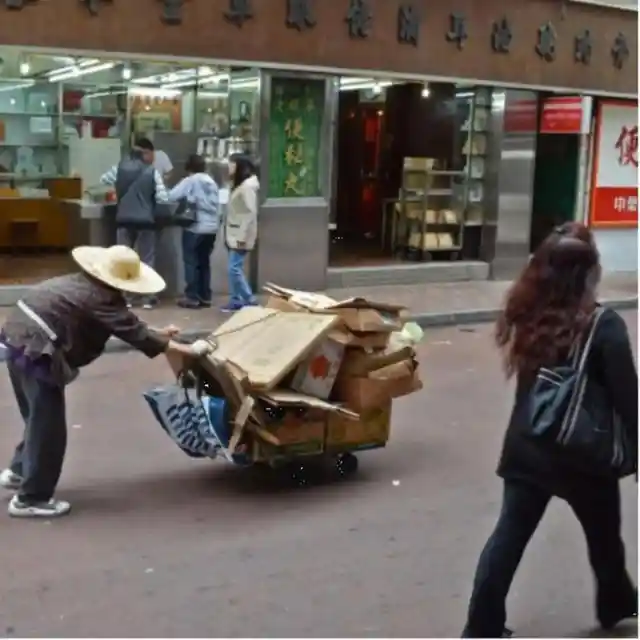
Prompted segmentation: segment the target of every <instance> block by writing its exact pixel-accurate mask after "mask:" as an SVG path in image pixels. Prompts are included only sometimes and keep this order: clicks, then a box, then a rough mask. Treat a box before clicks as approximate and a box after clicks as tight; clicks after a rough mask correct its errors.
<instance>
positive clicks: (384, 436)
mask: <svg viewBox="0 0 640 640" xmlns="http://www.w3.org/2000/svg"><path fill="white" fill-rule="evenodd" d="M390 425H391V402H386V403H385V404H384V405H383V406H380V407H376V408H374V409H370V410H369V411H367V412H366V413H363V414H362V415H361V416H360V419H359V420H348V419H345V418H344V417H342V416H341V415H339V414H330V415H329V417H328V420H327V443H326V449H327V451H340V450H362V449H373V448H376V447H382V446H384V445H385V444H386V442H387V440H388V439H389V429H390Z"/></svg>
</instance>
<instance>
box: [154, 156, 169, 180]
mask: <svg viewBox="0 0 640 640" xmlns="http://www.w3.org/2000/svg"><path fill="white" fill-rule="evenodd" d="M153 167H154V168H155V170H156V171H157V172H158V173H159V174H160V176H161V178H162V179H163V180H164V181H165V182H167V181H168V180H169V179H170V178H171V172H172V171H173V163H172V162H171V160H170V158H169V156H168V155H167V154H166V153H165V152H164V151H162V149H156V150H155V151H154V153H153Z"/></svg>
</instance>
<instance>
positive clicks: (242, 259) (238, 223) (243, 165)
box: [222, 154, 260, 312]
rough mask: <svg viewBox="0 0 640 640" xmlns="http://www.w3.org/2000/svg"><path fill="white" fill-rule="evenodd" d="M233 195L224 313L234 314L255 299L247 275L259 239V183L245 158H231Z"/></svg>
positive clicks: (227, 223)
mask: <svg viewBox="0 0 640 640" xmlns="http://www.w3.org/2000/svg"><path fill="white" fill-rule="evenodd" d="M229 176H230V178H231V193H230V195H229V202H228V204H227V215H226V216H225V225H224V231H225V234H224V235H225V242H226V244H227V249H228V250H229V259H228V271H229V303H228V304H227V305H225V306H224V307H223V308H222V311H225V312H233V311H238V310H239V309H242V307H246V306H248V305H255V304H256V299H255V296H254V295H253V291H252V290H251V287H250V286H249V283H248V282H247V278H246V276H245V263H246V257H247V255H248V254H249V253H250V252H251V251H252V250H253V248H254V247H255V244H256V240H257V238H258V191H259V189H260V182H259V180H258V176H257V170H256V166H255V164H254V163H253V161H252V160H251V159H250V158H249V157H248V156H246V155H243V154H234V155H232V156H231V157H230V159H229Z"/></svg>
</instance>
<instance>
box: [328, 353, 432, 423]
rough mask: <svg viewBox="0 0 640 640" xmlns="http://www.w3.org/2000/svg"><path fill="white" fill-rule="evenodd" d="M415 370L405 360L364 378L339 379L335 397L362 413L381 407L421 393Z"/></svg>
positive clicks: (420, 385) (343, 377) (412, 365)
mask: <svg viewBox="0 0 640 640" xmlns="http://www.w3.org/2000/svg"><path fill="white" fill-rule="evenodd" d="M416 366H417V365H416V363H415V362H412V361H410V360H404V361H402V362H398V363H396V364H393V365H391V366H388V367H385V368H383V369H379V370H377V371H372V372H371V373H369V374H368V375H367V376H363V377H357V376H338V379H337V381H336V384H335V387H334V392H333V394H334V397H335V398H336V399H337V400H339V401H340V402H344V404H345V405H346V406H347V407H349V408H350V409H353V410H355V411H358V412H360V413H362V412H363V411H367V410H369V409H373V408H374V407H379V406H381V405H384V404H385V403H386V402H388V401H389V400H391V399H392V398H400V397H402V396H406V395H409V394H411V393H415V392H416V391H419V390H420V389H422V382H421V381H420V378H419V376H418V373H417V369H416Z"/></svg>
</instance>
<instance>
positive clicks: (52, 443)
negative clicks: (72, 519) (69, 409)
mask: <svg viewBox="0 0 640 640" xmlns="http://www.w3.org/2000/svg"><path fill="white" fill-rule="evenodd" d="M7 368H8V370H9V379H10V380H11V385H12V387H13V392H14V394H15V396H16V400H17V401H18V408H19V409H20V415H21V416H22V419H23V421H24V435H23V437H22V441H21V442H20V444H19V445H18V446H17V447H16V451H15V453H14V455H13V459H12V461H11V466H10V468H11V471H13V473H16V474H18V475H19V476H21V477H22V485H21V487H20V491H19V492H18V497H19V498H20V499H21V500H22V501H24V502H46V501H47V500H49V499H50V498H52V497H53V494H54V492H55V490H56V486H57V484H58V480H59V479H60V473H61V472H62V463H63V462H64V454H65V451H66V449H67V416H66V406H65V397H64V387H59V386H55V385H53V384H47V383H46V382H43V381H42V380H39V379H38V378H36V377H35V376H34V375H32V374H28V373H25V372H24V371H23V370H22V369H21V368H20V367H18V366H16V365H15V364H14V363H12V362H8V363H7Z"/></svg>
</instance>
